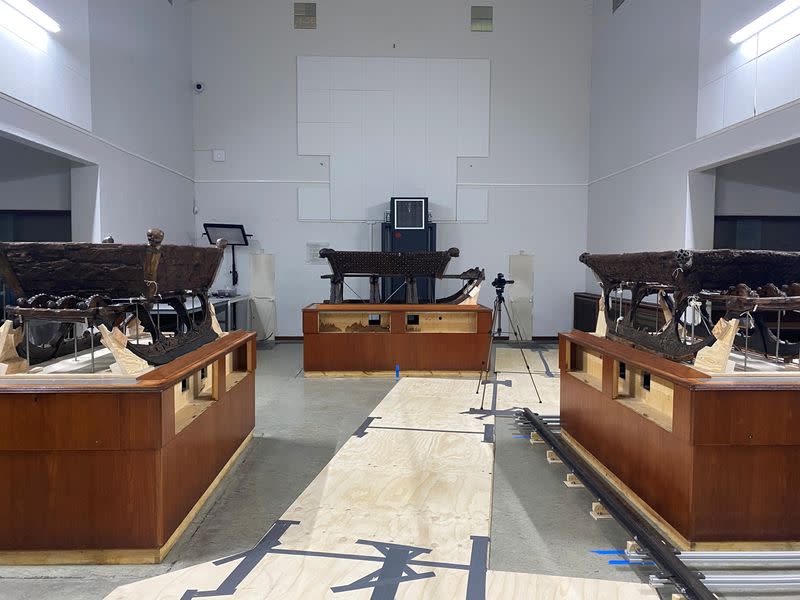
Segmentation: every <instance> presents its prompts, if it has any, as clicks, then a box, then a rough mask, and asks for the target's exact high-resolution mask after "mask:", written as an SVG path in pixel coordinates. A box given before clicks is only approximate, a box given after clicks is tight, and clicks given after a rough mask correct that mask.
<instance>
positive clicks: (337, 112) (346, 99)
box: [331, 90, 364, 125]
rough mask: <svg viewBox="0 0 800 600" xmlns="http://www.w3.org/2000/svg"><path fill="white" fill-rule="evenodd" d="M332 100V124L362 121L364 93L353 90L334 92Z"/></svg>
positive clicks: (358, 122) (359, 122)
mask: <svg viewBox="0 0 800 600" xmlns="http://www.w3.org/2000/svg"><path fill="white" fill-rule="evenodd" d="M331 99H332V100H333V122H334V123H357V124H359V125H360V124H361V123H363V121H364V92H361V91H354V90H334V91H333V92H332V93H331Z"/></svg>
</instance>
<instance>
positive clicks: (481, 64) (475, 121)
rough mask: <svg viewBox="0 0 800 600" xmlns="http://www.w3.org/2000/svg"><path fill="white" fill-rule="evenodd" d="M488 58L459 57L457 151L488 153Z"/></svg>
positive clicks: (479, 154) (467, 153)
mask: <svg viewBox="0 0 800 600" xmlns="http://www.w3.org/2000/svg"><path fill="white" fill-rule="evenodd" d="M489 64H490V63H489V61H488V60H478V59H473V60H460V61H459V73H458V155H459V156H489V124H490V121H489V112H490V103H491V92H490V82H491V75H490V67H489Z"/></svg>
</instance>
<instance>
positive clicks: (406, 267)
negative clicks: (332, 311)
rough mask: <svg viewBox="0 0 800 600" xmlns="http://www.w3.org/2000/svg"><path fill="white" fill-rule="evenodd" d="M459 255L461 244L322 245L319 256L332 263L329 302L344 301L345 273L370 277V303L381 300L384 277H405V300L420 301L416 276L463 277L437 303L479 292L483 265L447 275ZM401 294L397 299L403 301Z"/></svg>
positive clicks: (463, 299) (454, 301)
mask: <svg viewBox="0 0 800 600" xmlns="http://www.w3.org/2000/svg"><path fill="white" fill-rule="evenodd" d="M458 255H459V250H458V248H450V249H449V250H443V251H442V250H439V251H408V252H368V251H362V250H344V251H342V250H333V249H332V248H323V249H322V250H320V251H319V256H320V258H325V259H327V260H328V264H330V267H331V273H330V274H329V275H323V276H322V277H323V279H330V281H331V294H330V303H332V304H342V303H344V302H346V301H345V300H344V285H345V283H344V280H345V278H346V277H368V278H369V282H370V300H369V301H370V303H372V304H380V303H381V295H380V289H379V281H380V278H382V277H390V276H396V277H402V278H403V279H404V288H405V295H404V298H403V299H404V301H405V304H417V303H419V294H418V292H417V278H419V277H430V278H435V279H461V281H462V282H463V283H462V287H461V289H460V290H459V291H457V292H456V293H455V294H452V295H450V296H447V297H446V298H440V299H437V300H436V304H462V303H464V302H466V301H467V300H468V299H470V298H474V297H476V296H477V293H478V291H480V285H481V283H482V282H483V281H484V279H486V275H485V273H484V271H483V269H481V268H479V267H474V268H472V269H468V270H467V271H464V272H463V273H461V274H459V275H445V271H446V270H447V265H448V264H449V263H450V259H451V258H453V257H457V256H458ZM400 301H401V298H397V299H395V303H400Z"/></svg>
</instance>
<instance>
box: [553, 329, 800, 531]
mask: <svg viewBox="0 0 800 600" xmlns="http://www.w3.org/2000/svg"><path fill="white" fill-rule="evenodd" d="M584 345H585V346H587V347H589V348H592V349H595V350H598V351H600V352H601V353H602V354H603V355H604V361H605V362H606V363H607V362H608V361H613V360H622V361H623V362H626V363H629V364H631V365H632V366H633V365H635V366H636V367H637V368H640V369H646V370H648V371H650V372H651V373H652V374H654V375H656V374H657V376H658V377H663V378H664V379H665V380H668V381H671V382H672V384H673V386H674V396H673V413H672V431H668V430H667V429H666V428H661V427H658V426H656V425H655V424H654V423H652V422H650V421H649V420H648V419H647V418H645V417H644V416H642V415H640V414H638V413H637V412H635V411H634V410H630V409H628V408H627V407H625V406H622V404H621V403H620V402H618V401H616V400H614V399H612V398H611V394H609V393H608V392H609V390H611V389H612V386H611V385H610V382H609V381H608V379H609V378H613V377H616V373H615V372H614V369H610V368H606V369H604V373H603V378H604V381H603V386H602V389H603V390H604V392H605V393H603V392H601V391H599V390H598V389H596V387H592V386H589V385H586V384H585V383H583V382H582V381H580V380H579V378H578V377H576V376H573V375H572V374H570V373H569V372H568V371H567V369H568V368H569V363H570V360H569V359H570V355H571V354H572V353H573V351H574V348H573V349H572V350H571V349H570V348H568V346H576V347H582V346H584ZM560 346H561V347H560V362H561V363H562V377H561V421H562V427H563V430H564V431H565V432H567V433H568V434H569V435H571V436H572V437H573V438H574V439H575V440H576V441H577V442H578V443H579V444H581V445H582V446H583V447H584V448H586V449H587V450H588V451H589V452H590V453H591V454H592V455H594V456H595V457H596V458H597V460H599V461H600V463H602V465H603V466H604V467H605V468H607V469H608V470H609V471H610V472H611V473H613V475H614V476H616V477H617V478H618V479H619V480H620V481H621V482H622V483H623V484H625V485H626V486H627V487H628V488H630V490H631V491H632V492H633V493H634V494H636V495H637V496H638V497H639V498H641V500H643V501H644V502H645V503H647V504H648V505H649V506H651V507H652V508H653V509H654V510H655V511H656V512H657V513H658V514H659V515H660V517H662V518H663V519H664V520H665V521H667V522H668V523H669V524H670V525H671V526H672V527H674V528H675V530H677V531H678V532H679V533H680V535H682V536H683V537H684V538H685V539H686V540H688V541H689V542H691V543H693V544H703V543H738V544H741V543H748V542H750V543H753V544H758V543H767V542H777V543H787V542H796V541H797V540H800V504H798V503H797V490H798V489H800V469H799V468H798V464H800V379H798V378H793V379H789V378H781V379H779V378H771V379H767V380H765V381H760V382H757V381H754V380H752V379H751V380H748V379H747V378H741V379H738V380H737V379H729V380H726V381H725V382H724V384H722V383H721V382H719V381H714V380H713V379H710V378H705V377H698V376H697V375H696V373H695V372H693V370H692V369H690V368H689V367H686V366H685V365H679V364H673V363H670V364H664V361H663V359H660V358H658V357H656V356H652V355H650V354H648V353H645V352H641V351H638V350H635V349H632V348H629V347H628V346H625V345H622V344H618V343H615V342H611V341H609V340H605V339H600V338H596V337H594V336H588V335H586V334H582V333H576V332H573V333H571V334H564V335H562V336H561V340H560ZM576 375H578V376H579V375H580V374H576Z"/></svg>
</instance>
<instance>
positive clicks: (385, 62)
mask: <svg viewBox="0 0 800 600" xmlns="http://www.w3.org/2000/svg"><path fill="white" fill-rule="evenodd" d="M364 89H365V90H372V91H381V92H393V91H394V59H393V58H365V59H364Z"/></svg>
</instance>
